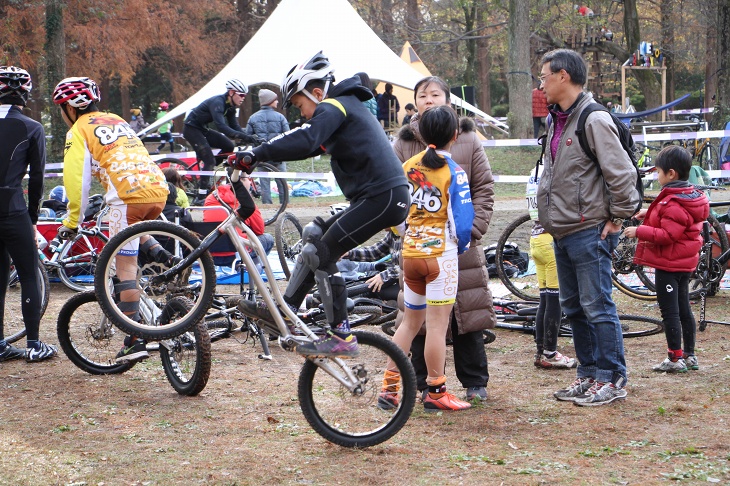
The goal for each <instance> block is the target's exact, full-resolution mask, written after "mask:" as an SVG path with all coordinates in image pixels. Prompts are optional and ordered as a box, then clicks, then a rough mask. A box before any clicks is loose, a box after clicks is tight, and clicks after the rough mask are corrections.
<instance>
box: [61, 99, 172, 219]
mask: <svg viewBox="0 0 730 486" xmlns="http://www.w3.org/2000/svg"><path fill="white" fill-rule="evenodd" d="M91 176H94V177H95V178H96V179H98V180H99V181H100V182H101V184H102V185H103V186H104V189H105V191H106V195H105V196H104V199H105V201H106V203H107V204H110V205H111V204H135V203H143V204H144V203H157V202H164V201H165V200H166V199H167V194H168V189H167V181H166V180H165V176H164V175H163V174H162V171H161V170H160V169H159V167H157V164H155V163H154V161H153V160H152V159H151V158H150V155H149V153H148V152H147V149H146V148H145V146H144V144H143V143H142V141H141V140H140V139H139V138H138V137H137V135H135V133H134V131H133V130H132V129H131V128H130V127H129V125H128V124H127V122H126V121H124V119H122V118H121V117H119V116H117V115H115V114H113V113H103V112H99V111H97V112H93V113H86V114H84V115H81V116H80V117H79V118H78V120H76V123H74V125H73V126H72V127H71V130H69V131H68V134H67V135H66V147H65V150H64V157H63V185H64V186H65V187H66V195H67V197H68V199H69V202H68V214H67V215H66V219H65V220H64V221H63V225H64V226H66V227H69V228H76V227H77V226H78V224H79V216H80V215H82V214H83V213H84V210H85V209H86V204H87V201H88V197H89V189H90V188H91Z"/></svg>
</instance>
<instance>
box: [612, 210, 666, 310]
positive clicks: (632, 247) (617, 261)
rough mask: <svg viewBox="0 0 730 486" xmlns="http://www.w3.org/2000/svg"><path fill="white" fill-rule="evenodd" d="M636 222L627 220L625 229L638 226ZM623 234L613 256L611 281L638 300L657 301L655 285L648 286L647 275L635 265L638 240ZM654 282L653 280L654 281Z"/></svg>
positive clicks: (620, 289)
mask: <svg viewBox="0 0 730 486" xmlns="http://www.w3.org/2000/svg"><path fill="white" fill-rule="evenodd" d="M637 224H638V222H637V221H636V220H632V219H627V220H626V221H624V225H623V228H626V227H628V226H636V225H637ZM623 228H622V232H621V234H620V235H619V237H618V244H617V245H616V249H614V250H613V254H612V255H611V279H612V280H613V285H614V287H616V288H617V289H618V290H619V291H621V292H623V293H624V294H626V295H628V296H629V297H633V298H634V299H638V300H656V291H655V290H656V289H655V288H654V286H653V284H647V282H648V280H646V273H642V267H641V266H637V265H636V264H634V255H635V254H636V245H637V242H638V240H637V239H636V238H626V237H625V236H624V234H623ZM652 282H653V280H652Z"/></svg>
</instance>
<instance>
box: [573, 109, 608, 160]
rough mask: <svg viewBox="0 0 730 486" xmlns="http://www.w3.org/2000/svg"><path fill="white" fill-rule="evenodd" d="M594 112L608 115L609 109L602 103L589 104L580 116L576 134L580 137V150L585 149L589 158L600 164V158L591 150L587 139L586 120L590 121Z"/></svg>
mask: <svg viewBox="0 0 730 486" xmlns="http://www.w3.org/2000/svg"><path fill="white" fill-rule="evenodd" d="M594 111H605V112H606V113H609V111H608V109H606V107H605V106H603V105H602V104H600V103H591V104H589V105H588V106H586V107H585V108H583V111H581V112H580V115H579V116H578V128H576V129H575V134H576V135H577V136H578V143H579V144H580V148H582V149H583V152H585V154H586V155H587V156H588V158H589V159H591V160H592V161H593V162H596V163H598V157H596V154H595V153H593V150H591V147H590V146H589V145H588V138H587V137H586V120H587V119H588V115H590V114H591V113H593V112H594Z"/></svg>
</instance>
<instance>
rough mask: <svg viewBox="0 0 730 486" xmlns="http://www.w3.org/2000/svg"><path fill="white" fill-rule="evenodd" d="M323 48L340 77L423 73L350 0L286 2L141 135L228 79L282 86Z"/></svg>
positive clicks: (393, 79)
mask: <svg viewBox="0 0 730 486" xmlns="http://www.w3.org/2000/svg"><path fill="white" fill-rule="evenodd" d="M320 50H322V51H324V54H325V55H326V56H327V57H328V58H329V60H330V62H331V63H332V66H333V67H334V69H335V78H336V79H338V80H342V79H346V78H348V77H350V76H352V75H354V74H355V73H358V72H361V71H362V72H366V73H368V75H369V76H370V78H371V79H376V80H381V81H388V82H390V83H392V84H394V85H398V86H403V87H406V88H411V89H412V88H413V86H415V84H416V83H417V82H418V80H419V79H421V78H422V77H423V75H422V74H421V73H419V72H418V71H417V70H415V69H414V68H412V67H411V66H410V65H408V64H407V63H405V62H404V61H403V60H402V59H401V58H400V57H398V55H397V54H395V53H394V52H393V51H391V50H390V48H389V47H388V46H387V45H385V44H384V43H383V41H381V40H380V38H379V37H378V36H377V34H375V32H373V31H372V29H370V27H369V26H368V25H367V24H366V23H365V21H364V20H362V18H360V16H359V15H358V13H357V12H356V11H355V9H354V8H353V7H352V6H351V5H350V4H349V2H348V1H347V0H306V1H304V0H282V1H281V3H280V4H279V6H278V7H276V9H275V10H274V12H273V13H272V14H271V16H270V17H269V19H268V20H267V21H266V22H265V23H264V25H262V26H261V28H260V29H259V30H258V32H256V34H255V35H254V36H253V37H252V38H251V40H250V41H249V42H248V43H247V44H246V45H245V46H244V47H243V49H241V51H240V52H239V53H238V54H236V56H235V57H234V58H233V59H232V60H231V61H230V62H229V63H228V64H227V65H226V66H225V67H224V68H223V69H222V70H221V71H220V72H219V73H218V74H217V75H215V76H214V77H213V79H211V80H210V81H209V82H208V83H207V84H206V85H205V86H203V87H202V88H201V89H200V90H199V91H198V92H197V93H195V94H194V95H192V96H191V97H190V98H188V99H187V100H185V101H184V102H182V103H181V104H180V105H178V106H177V107H175V108H174V109H172V110H171V111H170V113H168V114H167V116H165V117H163V118H160V119H159V120H157V121H156V122H155V123H153V124H151V125H150V126H148V127H147V128H145V130H143V131H142V132H140V133H146V132H149V131H151V130H154V129H155V128H157V127H158V126H160V125H161V124H162V123H164V122H166V121H167V120H170V119H172V118H175V117H177V116H179V115H182V114H184V113H187V112H189V111H190V110H192V109H193V108H195V107H196V106H198V105H199V104H200V103H201V102H203V101H205V100H206V99H208V98H210V97H211V96H215V95H216V94H222V93H224V92H225V83H226V81H227V80H228V79H231V78H238V79H240V80H242V81H243V82H244V83H246V84H247V85H249V86H251V85H255V84H261V83H271V84H275V85H279V84H280V83H281V81H282V79H283V78H284V76H285V75H286V73H287V72H288V71H289V70H290V69H291V68H292V66H294V65H295V64H297V63H300V62H303V61H305V60H306V59H307V58H309V57H311V56H312V55H314V54H316V53H317V52H318V51H320ZM451 99H452V100H453V101H454V104H456V105H459V106H462V107H464V108H466V109H468V110H470V111H473V112H475V113H476V114H478V115H479V116H481V117H483V118H485V119H487V120H489V121H490V122H491V123H493V124H495V125H496V126H498V127H501V128H502V129H506V128H507V127H506V125H505V124H504V123H501V122H499V121H497V120H496V119H494V118H492V117H490V116H489V115H487V114H486V113H483V112H481V111H480V110H478V109H477V108H475V107H473V106H472V105H470V104H468V103H466V102H462V101H461V100H459V99H458V98H455V97H454V96H452V97H451Z"/></svg>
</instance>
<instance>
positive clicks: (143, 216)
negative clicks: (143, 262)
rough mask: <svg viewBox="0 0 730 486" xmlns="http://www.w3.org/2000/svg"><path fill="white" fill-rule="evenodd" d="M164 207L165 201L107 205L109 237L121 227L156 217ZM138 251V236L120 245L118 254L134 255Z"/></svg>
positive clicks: (120, 229)
mask: <svg viewBox="0 0 730 486" xmlns="http://www.w3.org/2000/svg"><path fill="white" fill-rule="evenodd" d="M164 208H165V203H164V201H163V202H158V203H142V204H113V205H111V206H109V238H110V239H111V237H113V236H114V235H116V234H117V233H119V232H120V231H122V230H123V229H125V228H127V227H128V226H131V225H133V224H134V223H139V222H140V221H150V220H153V219H157V217H158V216H159V215H160V213H162V210H163V209H164ZM138 252H139V238H136V239H134V240H132V241H130V242H128V243H127V244H126V245H124V246H123V247H122V249H121V250H120V251H119V254H120V255H125V256H136V255H137V253H138Z"/></svg>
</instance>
